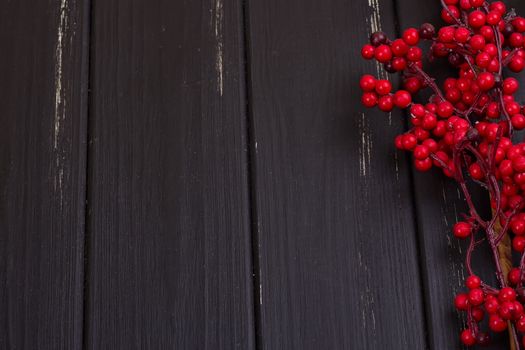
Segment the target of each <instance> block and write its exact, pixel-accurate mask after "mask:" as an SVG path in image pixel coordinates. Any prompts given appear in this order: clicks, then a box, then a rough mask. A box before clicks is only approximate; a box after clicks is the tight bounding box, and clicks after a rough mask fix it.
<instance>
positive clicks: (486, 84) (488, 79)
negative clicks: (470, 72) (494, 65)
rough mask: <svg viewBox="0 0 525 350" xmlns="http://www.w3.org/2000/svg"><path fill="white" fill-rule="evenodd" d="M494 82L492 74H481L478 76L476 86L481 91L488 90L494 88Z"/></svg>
mask: <svg viewBox="0 0 525 350" xmlns="http://www.w3.org/2000/svg"><path fill="white" fill-rule="evenodd" d="M495 83H496V80H495V78H494V74H491V73H488V72H483V73H481V74H479V75H478V79H477V84H478V86H479V88H480V89H481V90H483V91H487V90H490V89H492V88H493V87H494V84H495Z"/></svg>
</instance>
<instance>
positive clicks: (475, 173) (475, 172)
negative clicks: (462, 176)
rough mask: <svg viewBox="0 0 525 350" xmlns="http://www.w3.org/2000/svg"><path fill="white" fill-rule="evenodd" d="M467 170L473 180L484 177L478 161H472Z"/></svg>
mask: <svg viewBox="0 0 525 350" xmlns="http://www.w3.org/2000/svg"><path fill="white" fill-rule="evenodd" d="M468 170H469V174H470V176H471V177H472V178H473V179H475V180H482V179H483V178H484V177H485V174H484V173H483V170H482V169H481V166H480V165H479V164H478V163H472V164H471V165H470V166H469V168H468Z"/></svg>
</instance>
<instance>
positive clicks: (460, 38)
mask: <svg viewBox="0 0 525 350" xmlns="http://www.w3.org/2000/svg"><path fill="white" fill-rule="evenodd" d="M469 37H470V30H468V29H467V28H465V27H459V28H458V29H456V31H455V32H454V39H456V41H457V42H458V43H462V44H463V43H466V42H467V41H468V39H469Z"/></svg>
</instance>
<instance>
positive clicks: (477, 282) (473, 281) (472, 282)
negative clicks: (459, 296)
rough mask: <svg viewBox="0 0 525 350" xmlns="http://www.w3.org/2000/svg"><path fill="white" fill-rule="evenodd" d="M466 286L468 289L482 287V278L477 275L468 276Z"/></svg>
mask: <svg viewBox="0 0 525 350" xmlns="http://www.w3.org/2000/svg"><path fill="white" fill-rule="evenodd" d="M465 286H467V288H468V289H476V288H479V287H481V278H479V277H478V276H475V275H471V276H468V277H467V279H466V280H465Z"/></svg>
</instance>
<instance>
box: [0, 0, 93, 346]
mask: <svg viewBox="0 0 525 350" xmlns="http://www.w3.org/2000/svg"><path fill="white" fill-rule="evenodd" d="M87 5H88V2H87V1H82V0H62V1H51V2H50V1H37V2H35V1H30V0H20V1H4V2H3V3H2V5H1V6H0V42H1V43H2V53H1V55H0V76H1V77H2V83H1V84H0V95H1V96H2V97H1V98H0V124H1V125H2V127H1V128H0V256H1V257H2V258H1V260H0V305H2V308H1V311H0V348H2V349H80V348H81V347H82V314H83V313H82V306H83V302H82V299H83V282H84V281H83V241H84V216H85V215H84V207H85V160H86V158H85V153H86V143H85V139H86V138H85V136H86V116H87V82H88V79H87V72H88V70H87V69H88V60H87V59H88V45H87V43H88V41H87V40H88V36H87V34H88V31H87V29H88V22H89V21H88V15H89V11H87Z"/></svg>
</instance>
